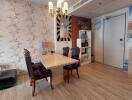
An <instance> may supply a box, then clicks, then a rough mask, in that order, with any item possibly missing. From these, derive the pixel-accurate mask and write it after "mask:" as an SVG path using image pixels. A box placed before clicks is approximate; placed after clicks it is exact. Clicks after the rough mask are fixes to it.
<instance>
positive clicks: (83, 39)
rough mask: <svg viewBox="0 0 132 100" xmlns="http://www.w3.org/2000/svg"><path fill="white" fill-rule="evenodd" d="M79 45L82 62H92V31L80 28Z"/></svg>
mask: <svg viewBox="0 0 132 100" xmlns="http://www.w3.org/2000/svg"><path fill="white" fill-rule="evenodd" d="M77 46H78V47H79V48H80V61H81V64H82V65H83V64H88V63H91V31H88V30H80V31H79V38H78V39H77Z"/></svg>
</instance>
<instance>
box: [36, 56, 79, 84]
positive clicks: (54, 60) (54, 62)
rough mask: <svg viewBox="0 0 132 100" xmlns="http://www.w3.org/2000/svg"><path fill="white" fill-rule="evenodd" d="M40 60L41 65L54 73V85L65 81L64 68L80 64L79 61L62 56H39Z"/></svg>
mask: <svg viewBox="0 0 132 100" xmlns="http://www.w3.org/2000/svg"><path fill="white" fill-rule="evenodd" d="M38 57H39V60H40V61H41V63H42V64H43V65H44V66H45V67H46V68H47V69H50V70H51V71H52V74H53V85H57V84H60V83H62V82H63V81H64V78H63V77H64V76H63V75H64V70H63V66H65V65H69V64H74V63H78V62H79V61H78V60H76V59H72V58H71V57H66V56H63V55H61V54H56V53H52V54H46V55H43V54H39V56H38Z"/></svg>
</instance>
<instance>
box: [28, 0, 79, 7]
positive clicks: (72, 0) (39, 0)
mask: <svg viewBox="0 0 132 100" xmlns="http://www.w3.org/2000/svg"><path fill="white" fill-rule="evenodd" d="M29 1H31V2H32V3H38V4H43V5H48V2H49V1H53V3H54V4H56V2H57V0H29ZM65 1H67V2H68V3H69V6H72V5H73V4H74V3H76V2H77V1H79V0H65Z"/></svg>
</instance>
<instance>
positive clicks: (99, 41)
mask: <svg viewBox="0 0 132 100" xmlns="http://www.w3.org/2000/svg"><path fill="white" fill-rule="evenodd" d="M122 13H126V14H127V16H126V33H127V26H128V23H127V22H128V8H124V9H121V10H118V11H115V12H112V13H109V14H105V15H102V16H99V17H96V18H93V19H92V23H93V31H94V33H95V40H94V45H95V47H94V55H95V61H97V62H100V63H103V30H104V27H103V19H105V18H106V16H115V15H119V14H122ZM125 38H126V48H125V51H126V52H125V58H128V55H127V54H128V44H129V46H130V45H132V43H130V42H129V41H128V40H127V34H126V36H125Z"/></svg>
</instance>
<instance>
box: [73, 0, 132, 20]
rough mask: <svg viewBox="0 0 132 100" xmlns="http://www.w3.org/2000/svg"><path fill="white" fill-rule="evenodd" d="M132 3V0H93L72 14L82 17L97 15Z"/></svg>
mask: <svg viewBox="0 0 132 100" xmlns="http://www.w3.org/2000/svg"><path fill="white" fill-rule="evenodd" d="M130 5H132V0H93V1H91V2H89V3H87V4H85V5H84V6H82V7H80V8H78V9H76V10H75V11H73V12H72V13H71V14H72V15H76V16H82V17H87V18H88V17H97V16H100V15H103V14H106V13H110V12H112V11H116V10H118V9H121V8H125V7H128V6H130Z"/></svg>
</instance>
